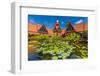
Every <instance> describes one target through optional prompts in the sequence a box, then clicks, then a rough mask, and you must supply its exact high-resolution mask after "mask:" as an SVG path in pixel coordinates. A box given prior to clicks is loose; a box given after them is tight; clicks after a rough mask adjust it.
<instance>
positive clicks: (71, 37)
mask: <svg viewBox="0 0 100 76" xmlns="http://www.w3.org/2000/svg"><path fill="white" fill-rule="evenodd" d="M66 40H67V41H70V42H76V41H79V40H80V35H79V34H77V33H75V32H72V33H70V34H69V35H68V36H66Z"/></svg>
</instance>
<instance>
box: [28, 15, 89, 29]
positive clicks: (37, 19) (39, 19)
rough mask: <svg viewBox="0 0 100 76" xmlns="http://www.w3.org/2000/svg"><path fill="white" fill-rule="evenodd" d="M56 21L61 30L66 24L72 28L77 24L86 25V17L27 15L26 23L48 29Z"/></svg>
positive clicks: (51, 27) (52, 26)
mask: <svg viewBox="0 0 100 76" xmlns="http://www.w3.org/2000/svg"><path fill="white" fill-rule="evenodd" d="M57 20H59V23H60V27H61V29H64V28H66V24H67V23H68V22H71V23H72V25H73V26H74V25H75V24H78V23H88V17H78V16H51V15H28V23H33V24H35V23H36V24H41V25H45V26H46V27H47V28H49V29H53V28H54V25H55V23H56V21H57Z"/></svg>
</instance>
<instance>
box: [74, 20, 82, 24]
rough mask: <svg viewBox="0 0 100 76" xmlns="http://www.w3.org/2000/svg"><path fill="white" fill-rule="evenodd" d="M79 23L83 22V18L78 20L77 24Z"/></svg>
mask: <svg viewBox="0 0 100 76" xmlns="http://www.w3.org/2000/svg"><path fill="white" fill-rule="evenodd" d="M79 23H83V20H82V19H81V20H79V21H77V22H76V23H75V24H79Z"/></svg>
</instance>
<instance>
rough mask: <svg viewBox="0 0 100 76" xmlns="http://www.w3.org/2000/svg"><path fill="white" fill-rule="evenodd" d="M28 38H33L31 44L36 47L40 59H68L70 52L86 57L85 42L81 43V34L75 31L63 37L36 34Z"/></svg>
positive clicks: (79, 56)
mask: <svg viewBox="0 0 100 76" xmlns="http://www.w3.org/2000/svg"><path fill="white" fill-rule="evenodd" d="M84 36H86V35H84ZM29 38H30V39H31V40H33V42H34V43H33V45H34V46H35V47H36V48H37V51H36V53H38V54H39V56H40V57H41V59H42V60H58V59H68V58H70V57H71V54H75V55H77V57H78V58H87V57H88V51H87V50H88V49H87V43H83V42H82V41H81V39H82V38H81V36H80V35H79V34H77V33H75V32H71V33H70V34H68V35H67V36H66V37H64V38H63V37H61V36H57V35H56V36H55V35H53V36H51V37H48V35H36V36H31V37H29ZM85 40H86V39H85ZM29 43H32V41H31V42H30V41H29Z"/></svg>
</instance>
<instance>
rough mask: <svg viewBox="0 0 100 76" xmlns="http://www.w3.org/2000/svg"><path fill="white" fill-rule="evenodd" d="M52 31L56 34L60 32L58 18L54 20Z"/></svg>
mask: <svg viewBox="0 0 100 76" xmlns="http://www.w3.org/2000/svg"><path fill="white" fill-rule="evenodd" d="M53 31H54V33H56V34H57V35H58V33H60V32H61V28H60V23H59V20H57V21H56V24H55V26H54V29H53Z"/></svg>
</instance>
